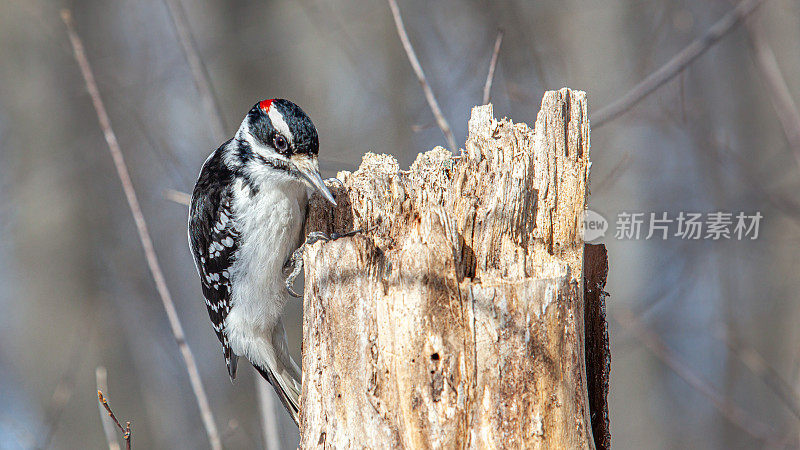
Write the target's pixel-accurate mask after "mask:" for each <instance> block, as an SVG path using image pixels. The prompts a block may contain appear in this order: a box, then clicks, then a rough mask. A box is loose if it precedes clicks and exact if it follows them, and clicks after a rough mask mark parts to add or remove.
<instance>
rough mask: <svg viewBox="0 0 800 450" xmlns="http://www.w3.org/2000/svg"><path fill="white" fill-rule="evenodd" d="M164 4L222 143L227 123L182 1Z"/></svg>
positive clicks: (214, 129) (215, 138)
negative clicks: (198, 49)
mask: <svg viewBox="0 0 800 450" xmlns="http://www.w3.org/2000/svg"><path fill="white" fill-rule="evenodd" d="M164 3H166V5H167V9H169V16H170V18H171V19H172V24H173V25H174V26H175V31H176V32H177V33H178V41H180V43H181V48H182V49H183V55H184V56H185V57H186V62H187V63H189V69H190V70H191V71H192V78H194V84H195V86H196V87H197V91H198V92H199V94H200V97H201V98H202V100H203V105H205V108H206V111H208V116H209V117H210V118H211V132H212V133H213V135H214V136H213V138H214V141H215V142H222V141H224V140H225V121H224V119H223V118H222V110H221V109H220V106H219V101H218V100H217V97H216V95H214V89H213V87H212V86H211V81H210V78H209V76H208V69H207V68H206V66H205V64H203V60H202V58H200V53H199V52H198V51H197V46H196V45H195V42H194V37H193V36H192V32H191V30H190V29H189V24H188V21H187V20H186V12H185V11H184V9H183V5H182V4H181V2H180V0H164Z"/></svg>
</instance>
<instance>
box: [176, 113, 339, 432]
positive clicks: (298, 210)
mask: <svg viewBox="0 0 800 450" xmlns="http://www.w3.org/2000/svg"><path fill="white" fill-rule="evenodd" d="M318 153H319V139H318V137H317V130H316V128H315V127H314V124H313V123H312V122H311V119H309V117H308V116H307V115H306V114H305V112H303V110H302V109H300V107H298V106H297V105H295V104H294V103H292V102H290V101H288V100H283V99H272V100H263V101H261V102H258V103H257V104H255V105H254V106H253V108H252V109H250V111H249V112H248V113H247V115H246V116H245V118H244V120H243V121H242V124H241V126H240V127H239V129H238V130H237V132H236V135H235V136H234V138H233V139H231V140H229V141H227V142H225V143H224V144H222V145H221V146H220V147H219V148H218V149H216V150H215V151H214V152H212V153H211V155H210V156H209V157H208V159H206V161H205V163H203V168H202V170H201V171H200V176H199V178H198V180H197V184H196V185H195V187H194V191H193V193H192V202H191V207H190V211H189V247H190V249H191V251H192V255H193V256H194V261H195V265H196V268H197V272H198V274H199V275H200V281H201V284H202V288H203V296H204V297H205V302H206V306H207V307H208V315H209V316H210V318H211V322H212V325H213V327H214V331H215V332H216V334H217V338H218V339H219V340H220V342H221V343H222V352H223V354H224V356H225V363H226V364H227V367H228V375H229V376H230V378H231V381H233V379H234V378H236V367H237V360H238V357H239V356H244V357H245V358H247V359H248V360H249V361H250V363H251V364H252V365H253V367H255V369H256V370H257V371H258V372H259V373H260V374H261V376H263V377H264V378H265V379H266V380H267V381H269V382H270V383H271V384H272V386H273V387H274V388H275V391H276V392H277V393H278V396H279V397H280V399H281V401H282V402H283V405H284V406H285V407H286V410H287V411H288V412H289V414H290V415H291V416H292V419H294V421H295V423H297V422H298V412H299V396H300V387H301V378H300V370H299V369H298V367H297V364H296V363H295V362H294V361H293V360H292V358H291V356H290V354H289V349H288V345H287V342H286V332H285V331H284V328H283V323H282V321H281V313H282V311H283V308H284V305H285V304H286V302H287V301H288V299H289V296H290V295H293V294H294V292H293V291H291V289H290V288H288V287H289V285H290V281H287V280H285V279H284V276H283V275H284V270H286V269H287V268H288V267H290V266H291V265H292V264H295V269H297V267H296V261H293V258H292V257H293V256H294V258H295V259H296V258H297V257H298V255H300V256H301V253H298V252H297V251H296V249H298V247H301V245H300V244H301V243H302V230H303V225H304V221H305V214H306V206H307V203H308V198H309V195H310V194H311V193H312V192H313V191H316V192H318V193H319V194H321V195H322V196H323V197H324V198H326V199H327V200H328V201H329V202H331V203H332V204H334V205H335V204H336V201H335V200H334V198H333V195H332V194H331V193H330V191H329V190H328V188H327V187H326V186H325V183H324V182H323V180H322V177H321V176H320V173H319V165H318V161H317V155H318ZM318 238H319V237H318V236H317V237H316V238H315V239H318ZM301 261H302V260H301ZM297 272H298V270H295V274H296V273H297Z"/></svg>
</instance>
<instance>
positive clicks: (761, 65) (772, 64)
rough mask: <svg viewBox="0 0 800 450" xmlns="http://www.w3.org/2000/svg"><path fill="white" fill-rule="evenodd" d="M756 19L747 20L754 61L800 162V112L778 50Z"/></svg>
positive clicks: (799, 162) (796, 158)
mask: <svg viewBox="0 0 800 450" xmlns="http://www.w3.org/2000/svg"><path fill="white" fill-rule="evenodd" d="M755 19H756V17H754V18H753V19H751V20H747V21H745V28H746V29H747V31H748V36H749V37H750V44H751V45H752V47H753V61H754V62H755V65H756V68H757V69H758V71H759V72H760V73H761V76H763V77H764V81H765V82H766V84H767V92H768V93H769V99H770V100H771V101H772V106H773V107H774V108H775V111H776V112H777V113H778V120H780V122H781V126H782V127H783V132H784V134H785V135H786V139H787V140H788V141H789V146H790V147H791V150H792V156H794V159H795V161H797V164H798V165H800V112H798V110H797V105H796V104H795V102H794V99H793V98H792V94H791V93H790V92H789V86H787V85H786V80H785V79H784V78H783V74H782V73H781V69H780V67H779V66H778V60H777V58H775V53H774V52H773V51H772V48H771V47H770V46H769V43H767V39H766V38H765V37H764V32H763V30H762V28H761V25H760V24H759V23H758V22H757V21H756V20H755Z"/></svg>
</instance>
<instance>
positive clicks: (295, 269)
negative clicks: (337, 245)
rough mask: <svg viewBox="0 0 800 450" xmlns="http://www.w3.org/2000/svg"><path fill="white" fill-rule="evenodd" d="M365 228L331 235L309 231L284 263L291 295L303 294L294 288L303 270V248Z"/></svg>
mask: <svg viewBox="0 0 800 450" xmlns="http://www.w3.org/2000/svg"><path fill="white" fill-rule="evenodd" d="M361 231H363V230H353V231H349V232H347V233H341V234H340V233H331V235H330V236H328V235H327V234H325V233H323V232H321V231H313V232H311V233H308V237H306V241H305V242H303V245H301V246H300V247H299V248H298V249H297V250H295V251H294V252H292V256H290V257H289V259H287V260H286V263H285V264H284V265H283V270H285V271H287V272H288V271H289V269H291V272H289V275H288V276H287V277H286V290H287V291H288V292H289V295H291V296H292V297H296V298H300V297H302V296H303V295H302V294H298V293H297V292H296V291H295V290H294V280H295V279H296V278H297V277H298V276H299V275H300V271H302V270H303V250H305V248H306V246H307V245H312V244H314V243H316V242H318V241H323V242H328V241H335V240H336V239H339V238H343V237H347V236H355V235H356V234H358V233H360V232H361Z"/></svg>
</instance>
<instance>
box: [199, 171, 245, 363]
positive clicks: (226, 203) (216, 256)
mask: <svg viewBox="0 0 800 450" xmlns="http://www.w3.org/2000/svg"><path fill="white" fill-rule="evenodd" d="M209 162H211V161H209ZM203 172H205V170H204V171H203ZM203 181H204V180H203V173H201V175H200V180H199V181H198V186H200V184H201V183H202V182H203ZM206 181H207V180H206ZM189 244H190V247H191V249H192V254H193V256H194V259H195V264H196V265H197V272H198V273H199V274H200V281H201V282H202V285H203V296H204V297H205V299H206V306H207V307H208V316H209V317H210V318H211V322H212V324H213V326H214V331H215V332H216V333H217V338H218V339H219V340H220V342H221V343H222V351H223V353H224V354H225V363H226V364H227V366H228V374H229V375H230V377H231V379H234V378H236V363H237V358H238V357H237V356H236V355H235V354H234V353H233V351H231V347H230V343H229V342H228V336H227V333H226V330H225V326H226V320H225V319H226V318H227V316H228V313H229V312H230V310H231V280H230V268H231V265H233V262H234V260H235V259H236V252H237V250H238V249H239V232H238V230H237V229H236V226H235V223H234V221H233V214H232V211H231V196H230V191H229V189H226V188H222V189H218V190H215V189H213V188H212V189H208V188H206V189H198V188H195V193H194V195H193V196H192V206H191V211H190V215H189Z"/></svg>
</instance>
